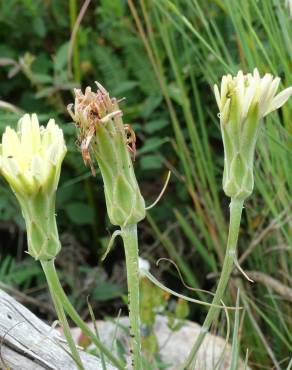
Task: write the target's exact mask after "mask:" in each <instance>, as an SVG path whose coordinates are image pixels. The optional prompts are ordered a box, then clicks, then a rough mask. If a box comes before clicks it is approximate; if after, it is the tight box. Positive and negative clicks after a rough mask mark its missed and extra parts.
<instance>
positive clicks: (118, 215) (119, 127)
mask: <svg viewBox="0 0 292 370" xmlns="http://www.w3.org/2000/svg"><path fill="white" fill-rule="evenodd" d="M97 86H98V89H97V92H96V93H95V92H93V91H91V88H90V87H87V88H86V90H85V93H84V94H83V93H82V92H81V90H78V89H75V104H74V111H73V110H72V104H71V105H69V106H68V111H69V113H70V114H71V117H72V118H73V120H74V122H75V123H76V126H77V128H78V131H79V135H78V141H79V144H80V148H81V152H82V156H83V159H84V162H85V163H86V164H89V165H90V166H91V169H92V171H93V172H94V168H93V164H92V161H91V155H94V157H95V159H96V161H97V163H98V166H99V168H100V171H101V175H102V178H103V182H104V193H105V199H106V205H107V213H108V216H109V218H110V221H111V223H112V224H113V225H119V226H126V225H130V224H136V223H138V222H139V221H140V220H142V219H143V218H144V217H145V202H144V199H143V197H142V195H141V193H140V189H139V186H138V184H137V180H136V176H135V173H134V169H133V164H132V160H131V156H130V152H132V153H133V154H135V134H134V131H133V130H132V129H131V127H130V126H129V125H124V123H123V120H122V111H121V110H120V108H119V105H118V102H117V100H116V99H115V98H110V97H109V94H108V92H107V91H106V90H105V89H104V88H103V87H102V86H101V85H100V84H98V83H97Z"/></svg>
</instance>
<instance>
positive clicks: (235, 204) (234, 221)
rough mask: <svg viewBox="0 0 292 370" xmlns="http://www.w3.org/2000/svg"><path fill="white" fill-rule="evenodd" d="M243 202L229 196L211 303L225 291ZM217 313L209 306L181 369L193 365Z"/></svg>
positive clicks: (231, 265) (213, 307)
mask: <svg viewBox="0 0 292 370" xmlns="http://www.w3.org/2000/svg"><path fill="white" fill-rule="evenodd" d="M243 202H244V200H243V199H236V198H231V202H230V223H229V234H228V241H227V248H226V253H225V257H224V262H223V267H222V272H221V275H220V279H219V282H218V286H217V290H216V293H215V296H214V298H213V301H212V304H213V305H219V304H220V301H221V300H222V298H223V296H224V292H225V289H226V286H227V284H228V281H229V277H230V275H231V272H232V268H233V261H234V259H235V257H236V246H237V240H238V233H239V227H240V220H241V214H242V208H243ZM218 313H219V309H218V308H217V307H215V306H211V307H210V309H209V311H208V314H207V316H206V319H205V321H204V324H203V326H202V328H201V331H200V334H199V336H198V338H197V340H196V342H195V344H194V346H193V348H192V350H191V352H190V354H189V356H188V358H187V359H186V361H185V363H184V365H183V369H193V366H194V365H193V360H194V358H195V356H196V355H197V353H198V351H199V349H200V346H201V344H202V343H203V340H204V338H205V336H206V334H207V333H208V330H209V329H210V326H211V324H212V322H213V321H214V320H215V319H216V317H217V315H218Z"/></svg>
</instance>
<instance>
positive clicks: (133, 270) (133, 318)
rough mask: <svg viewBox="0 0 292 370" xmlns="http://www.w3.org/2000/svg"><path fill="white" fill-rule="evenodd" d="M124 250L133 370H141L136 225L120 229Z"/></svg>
mask: <svg viewBox="0 0 292 370" xmlns="http://www.w3.org/2000/svg"><path fill="white" fill-rule="evenodd" d="M121 232H122V235H121V236H122V238H123V242H124V248H125V256H126V265H127V280H128V299H129V301H128V305H129V320H130V335H131V350H132V356H133V357H132V358H133V369H135V370H142V354H141V334H140V298H139V267H138V240H137V224H133V225H128V226H124V227H121Z"/></svg>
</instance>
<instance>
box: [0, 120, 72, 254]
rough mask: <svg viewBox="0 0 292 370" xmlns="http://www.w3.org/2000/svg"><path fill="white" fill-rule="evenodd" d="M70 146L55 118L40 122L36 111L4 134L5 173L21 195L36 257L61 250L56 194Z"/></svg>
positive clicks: (0, 155)
mask: <svg viewBox="0 0 292 370" xmlns="http://www.w3.org/2000/svg"><path fill="white" fill-rule="evenodd" d="M66 150H67V149H66V145H65V141H64V136H63V131H62V130H61V129H60V128H59V127H58V126H57V125H56V124H55V122H54V120H50V121H49V122H48V124H47V126H46V127H43V126H39V122H38V118H37V116H36V114H33V115H32V116H29V115H28V114H25V115H24V116H23V117H22V118H21V119H20V121H19V123H18V128H17V130H14V129H12V128H10V127H6V130H5V132H4V134H3V137H2V145H1V148H0V166H1V167H0V168H1V174H2V175H3V177H4V178H5V180H6V181H7V182H8V184H9V185H10V187H11V189H12V191H13V193H14V194H15V196H16V198H17V199H18V202H19V204H20V207H21V211H22V214H23V217H24V219H25V224H26V228H27V241H28V253H29V254H30V255H31V256H32V257H33V258H35V259H36V260H42V261H46V260H50V259H52V258H54V257H56V255H57V254H58V252H59V250H60V243H59V240H58V232H57V226H56V220H55V194H56V190H57V186H58V182H59V177H60V171H61V164H62V161H63V158H64V156H65V153H66Z"/></svg>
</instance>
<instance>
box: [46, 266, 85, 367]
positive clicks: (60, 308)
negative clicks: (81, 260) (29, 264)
mask: <svg viewBox="0 0 292 370" xmlns="http://www.w3.org/2000/svg"><path fill="white" fill-rule="evenodd" d="M40 262H41V265H42V268H43V270H44V273H45V275H46V279H47V282H48V286H49V290H50V293H51V297H52V300H53V303H54V306H55V309H56V313H57V316H58V318H59V321H60V323H61V325H62V327H63V330H64V335H65V337H66V339H67V342H68V345H69V348H70V350H71V353H72V356H73V358H74V360H75V362H76V364H77V366H78V368H79V369H81V370H84V367H83V365H82V361H81V358H80V356H79V352H78V350H77V348H76V345H75V342H74V340H73V337H72V335H71V331H70V327H69V324H68V321H67V318H66V315H65V312H64V309H63V306H62V303H61V302H60V299H59V297H58V295H57V294H56V292H55V290H54V287H53V285H52V283H51V281H50V274H49V273H48V267H47V266H48V264H50V263H54V262H53V260H51V261H49V262H47V261H40Z"/></svg>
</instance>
